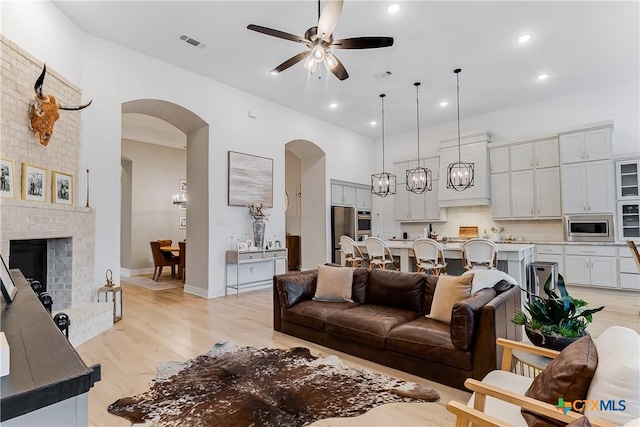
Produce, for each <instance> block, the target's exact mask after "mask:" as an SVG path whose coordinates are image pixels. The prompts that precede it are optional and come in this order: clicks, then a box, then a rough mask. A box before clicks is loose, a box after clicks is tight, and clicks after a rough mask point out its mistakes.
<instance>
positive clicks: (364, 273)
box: [351, 268, 369, 304]
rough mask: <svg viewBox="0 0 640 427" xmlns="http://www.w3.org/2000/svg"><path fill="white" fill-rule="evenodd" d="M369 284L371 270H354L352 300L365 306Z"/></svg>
mask: <svg viewBox="0 0 640 427" xmlns="http://www.w3.org/2000/svg"><path fill="white" fill-rule="evenodd" d="M368 282H369V269H368V268H356V269H354V270H353V285H352V286H351V299H352V300H354V301H355V302H359V303H360V304H364V300H365V297H366V292H367V284H368Z"/></svg>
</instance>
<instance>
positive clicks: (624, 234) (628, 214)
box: [616, 200, 640, 241]
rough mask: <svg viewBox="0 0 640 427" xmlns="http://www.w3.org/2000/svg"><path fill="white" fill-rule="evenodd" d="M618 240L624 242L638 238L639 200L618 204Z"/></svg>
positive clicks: (639, 229) (639, 233)
mask: <svg viewBox="0 0 640 427" xmlns="http://www.w3.org/2000/svg"><path fill="white" fill-rule="evenodd" d="M616 210H617V212H618V239H619V240H622V241H625V240H629V239H637V238H639V237H640V200H636V201H631V200H629V201H625V202H618V207H617V209H616Z"/></svg>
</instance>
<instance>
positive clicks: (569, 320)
mask: <svg viewBox="0 0 640 427" xmlns="http://www.w3.org/2000/svg"><path fill="white" fill-rule="evenodd" d="M557 290H558V291H559V292H560V295H558V294H556V292H555V291H554V290H552V289H551V277H549V279H547V282H546V283H545V284H544V292H545V294H546V295H547V297H546V298H541V297H539V296H538V295H534V296H533V301H531V302H526V303H525V309H526V310H527V311H528V313H529V314H528V315H527V314H526V313H524V312H523V311H522V310H517V311H516V314H515V316H514V318H513V319H512V320H511V321H512V322H513V323H515V324H516V325H523V326H524V328H525V332H526V334H527V336H528V337H529V339H530V340H531V342H532V343H533V344H535V345H538V346H541V347H547V348H552V349H554V350H562V349H563V348H565V347H566V346H568V345H569V344H571V343H572V342H573V341H575V340H577V339H579V338H580V337H582V336H584V335H585V334H587V325H589V323H591V322H592V320H593V317H592V316H593V313H597V312H598V311H601V310H602V309H603V308H604V306H602V307H598V308H593V309H587V308H586V307H587V302H586V301H584V300H581V299H577V298H573V297H572V296H570V295H569V293H568V292H567V288H566V287H565V284H564V278H563V277H562V275H560V274H558V283H557Z"/></svg>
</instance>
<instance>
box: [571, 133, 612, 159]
mask: <svg viewBox="0 0 640 427" xmlns="http://www.w3.org/2000/svg"><path fill="white" fill-rule="evenodd" d="M611 129H612V128H611V126H606V127H602V128H598V129H591V130H586V131H578V132H571V133H564V134H561V135H560V158H561V160H562V163H578V162H585V161H594V160H605V159H610V158H611Z"/></svg>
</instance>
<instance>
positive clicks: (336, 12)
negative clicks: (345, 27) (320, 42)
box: [318, 0, 342, 41]
mask: <svg viewBox="0 0 640 427" xmlns="http://www.w3.org/2000/svg"><path fill="white" fill-rule="evenodd" d="M341 12H342V0H326V1H325V3H324V7H323V8H322V13H321V14H320V19H318V36H319V37H322V38H323V39H324V40H325V41H328V40H329V38H330V37H331V35H332V34H333V30H334V29H335V28H336V25H337V24H338V19H339V18H340V13H341Z"/></svg>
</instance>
